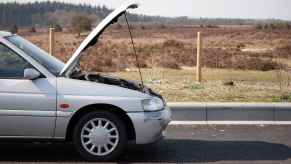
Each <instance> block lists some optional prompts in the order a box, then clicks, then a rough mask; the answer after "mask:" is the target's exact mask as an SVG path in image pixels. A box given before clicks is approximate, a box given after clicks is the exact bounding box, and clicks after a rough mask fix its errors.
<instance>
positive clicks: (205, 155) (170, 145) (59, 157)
mask: <svg viewBox="0 0 291 164" xmlns="http://www.w3.org/2000/svg"><path fill="white" fill-rule="evenodd" d="M0 154H1V155H0V162H1V161H6V162H82V159H81V158H80V157H79V155H78V153H77V152H76V151H74V149H73V146H72V144H62V143H53V144H43V143H41V144H31V143H0ZM289 158H291V148H290V147H288V146H286V145H282V144H274V143H267V142H257V141H254V142H249V141H202V140H187V139H180V140H177V139H167V140H164V141H161V142H159V143H157V144H155V145H147V146H130V147H129V148H128V149H127V151H126V153H125V155H124V156H123V157H121V159H120V160H119V162H122V163H123V162H126V163H127V162H128V163H129V162H145V163H147V162H149V163H151V162H167V163H177V162H216V161H257V160H260V161H261V160H264V161H268V160H270V161H280V160H286V159H289Z"/></svg>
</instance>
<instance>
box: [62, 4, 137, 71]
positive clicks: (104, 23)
mask: <svg viewBox="0 0 291 164" xmlns="http://www.w3.org/2000/svg"><path fill="white" fill-rule="evenodd" d="M137 7H138V3H137V2H135V1H127V2H125V3H124V4H123V5H121V6H120V7H119V8H117V9H116V10H114V11H113V12H112V13H111V14H109V15H108V16H107V17H106V18H105V19H104V20H103V21H102V22H101V23H100V24H99V25H98V26H97V27H96V28H95V29H94V30H93V31H92V32H91V33H90V34H89V35H88V36H87V38H86V39H85V40H84V41H83V42H82V43H81V45H80V46H79V48H78V49H77V50H76V51H75V52H74V54H73V56H72V57H71V58H70V60H69V61H68V62H67V63H66V65H65V66H64V68H63V69H62V71H61V73H60V75H67V76H68V74H70V71H71V70H72V69H73V68H74V67H75V66H76V64H77V63H78V60H79V59H80V57H81V53H82V52H83V51H84V50H85V49H86V48H87V47H88V46H92V45H94V44H96V42H97V40H98V37H99V36H100V34H101V33H102V32H103V31H104V30H105V29H106V28H107V27H108V26H109V25H110V24H111V23H112V22H113V21H114V20H115V19H117V18H118V17H119V16H120V15H121V14H123V13H124V12H126V10H127V9H135V8H137ZM92 42H94V43H92Z"/></svg>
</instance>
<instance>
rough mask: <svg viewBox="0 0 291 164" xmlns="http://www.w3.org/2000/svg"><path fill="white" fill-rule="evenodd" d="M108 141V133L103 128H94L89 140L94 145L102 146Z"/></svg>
mask: <svg viewBox="0 0 291 164" xmlns="http://www.w3.org/2000/svg"><path fill="white" fill-rule="evenodd" d="M108 139H109V138H108V132H107V131H106V130H105V129H104V128H94V129H93V131H92V132H91V134H90V140H91V142H92V143H93V144H94V145H104V144H106V143H107V141H108Z"/></svg>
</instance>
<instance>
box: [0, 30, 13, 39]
mask: <svg viewBox="0 0 291 164" xmlns="http://www.w3.org/2000/svg"><path fill="white" fill-rule="evenodd" d="M11 35H12V33H11V32H7V31H0V37H1V38H3V37H7V36H11Z"/></svg>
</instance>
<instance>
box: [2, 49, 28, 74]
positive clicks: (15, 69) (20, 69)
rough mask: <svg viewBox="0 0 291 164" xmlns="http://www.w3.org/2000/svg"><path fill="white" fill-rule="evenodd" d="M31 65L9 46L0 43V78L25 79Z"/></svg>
mask: <svg viewBox="0 0 291 164" xmlns="http://www.w3.org/2000/svg"><path fill="white" fill-rule="evenodd" d="M26 68H31V65H30V64H29V63H28V62H27V61H25V60H24V59H23V58H22V57H20V56H19V55H17V54H16V53H15V52H14V51H12V50H11V49H9V48H8V47H6V46H4V45H3V44H0V79H23V75H24V69H26Z"/></svg>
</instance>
